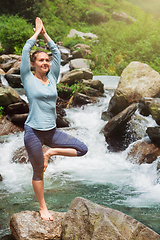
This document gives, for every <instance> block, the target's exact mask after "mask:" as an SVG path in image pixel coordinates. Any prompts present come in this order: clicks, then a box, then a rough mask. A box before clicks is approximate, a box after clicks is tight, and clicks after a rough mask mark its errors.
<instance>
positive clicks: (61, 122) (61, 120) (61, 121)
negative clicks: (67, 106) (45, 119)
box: [56, 114, 69, 128]
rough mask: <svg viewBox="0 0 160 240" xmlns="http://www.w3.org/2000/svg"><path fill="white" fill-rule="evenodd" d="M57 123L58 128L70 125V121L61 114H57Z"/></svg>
mask: <svg viewBox="0 0 160 240" xmlns="http://www.w3.org/2000/svg"><path fill="white" fill-rule="evenodd" d="M56 125H57V128H63V127H69V122H68V121H67V120H66V119H64V118H63V117H62V116H61V115H60V114H57V119H56Z"/></svg>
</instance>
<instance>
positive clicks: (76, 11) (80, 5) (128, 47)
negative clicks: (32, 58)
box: [0, 0, 160, 76]
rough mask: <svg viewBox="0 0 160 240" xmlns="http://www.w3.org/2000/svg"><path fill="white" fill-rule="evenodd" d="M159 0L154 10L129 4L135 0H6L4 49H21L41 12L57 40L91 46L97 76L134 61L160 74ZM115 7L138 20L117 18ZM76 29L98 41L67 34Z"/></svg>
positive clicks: (0, 13)
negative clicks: (89, 34)
mask: <svg viewBox="0 0 160 240" xmlns="http://www.w3.org/2000/svg"><path fill="white" fill-rule="evenodd" d="M155 1H156V0H154V1H153V6H152V3H150V4H151V9H152V14H150V13H147V12H144V11H143V10H142V9H141V8H139V7H137V6H135V5H133V4H131V3H130V2H131V0H130V1H125V0H92V1H91V0H87V1H85V0H82V1H81V2H79V1H78V0H74V1H70V0H65V1H62V0H55V1H49V0H38V1H35V0H31V1H16V2H15V4H14V7H13V3H11V0H6V1H5V2H4V3H2V8H1V10H0V42H1V48H0V53H1V54H2V53H5V52H6V53H15V54H19V55H20V54H21V52H22V47H23V45H24V43H25V41H26V40H27V39H28V38H29V37H30V36H31V34H32V33H33V32H32V27H33V25H34V20H33V19H35V17H36V16H37V14H38V15H39V17H41V18H42V19H43V21H44V23H45V26H46V29H47V31H48V32H49V34H50V35H51V37H52V38H53V39H54V41H55V42H62V43H63V46H65V47H68V48H71V47H72V46H74V45H76V44H77V43H85V44H88V45H91V47H92V55H91V56H90V59H91V60H93V61H94V63H95V64H94V65H93V66H91V70H92V72H93V74H94V75H110V76H120V75H121V73H122V71H123V70H124V69H125V68H126V67H127V66H128V64H129V63H130V62H131V61H139V62H143V63H146V64H148V65H149V66H151V67H152V68H153V69H154V70H156V71H158V72H159V73H160V64H159V60H160V48H159V42H160V39H159V38H160V36H159V32H160V18H159V14H158V13H157V9H156V8H154V6H156V5H155ZM157 3H158V1H157ZM135 4H136V5H138V4H140V1H138V0H137V1H136V3H135ZM146 4H148V0H146ZM9 6H10V7H9ZM140 6H141V5H140ZM142 7H143V5H142ZM153 8H154V9H155V14H153ZM113 12H116V13H119V12H124V13H126V14H128V15H129V16H131V17H132V18H134V19H136V21H133V22H132V23H129V22H125V21H117V20H115V19H113ZM29 25H30V26H29ZM72 28H75V29H76V30H78V31H82V32H92V33H94V34H96V35H97V36H98V40H89V39H82V38H80V37H78V36H76V37H73V38H66V36H67V34H68V33H69V31H70V30H71V29H72ZM35 48H36V47H35Z"/></svg>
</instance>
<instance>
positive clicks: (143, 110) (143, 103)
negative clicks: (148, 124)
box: [139, 97, 153, 117]
mask: <svg viewBox="0 0 160 240" xmlns="http://www.w3.org/2000/svg"><path fill="white" fill-rule="evenodd" d="M152 99H153V98H146V97H143V98H141V99H140V101H139V110H140V114H142V115H143V116H146V117H147V116H149V115H150V114H151V112H150V110H149V104H150V103H151V101H152Z"/></svg>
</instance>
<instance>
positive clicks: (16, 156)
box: [12, 147, 29, 163]
mask: <svg viewBox="0 0 160 240" xmlns="http://www.w3.org/2000/svg"><path fill="white" fill-rule="evenodd" d="M12 162H14V163H28V162H29V158H28V154H27V151H26V148H25V147H20V148H18V149H17V150H16V151H15V152H14V153H13V156H12Z"/></svg>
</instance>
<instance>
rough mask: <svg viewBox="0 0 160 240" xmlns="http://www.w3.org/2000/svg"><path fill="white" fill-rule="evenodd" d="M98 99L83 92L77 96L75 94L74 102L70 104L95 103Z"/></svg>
mask: <svg viewBox="0 0 160 240" xmlns="http://www.w3.org/2000/svg"><path fill="white" fill-rule="evenodd" d="M96 101H97V99H96V98H95V97H90V96H88V95H86V94H83V93H77V94H76V95H75V96H73V99H72V102H71V103H70V105H72V106H82V105H85V104H88V103H94V102H96Z"/></svg>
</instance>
